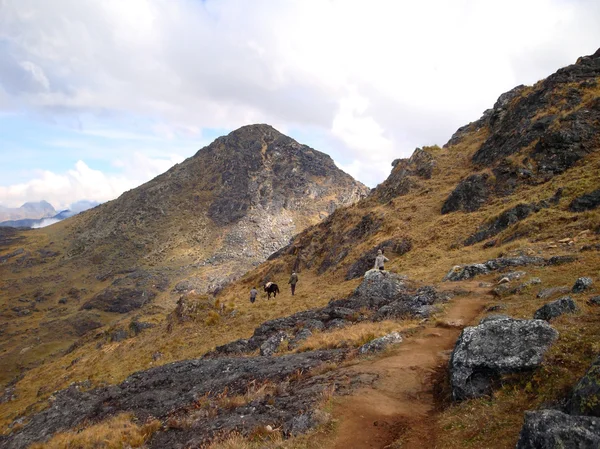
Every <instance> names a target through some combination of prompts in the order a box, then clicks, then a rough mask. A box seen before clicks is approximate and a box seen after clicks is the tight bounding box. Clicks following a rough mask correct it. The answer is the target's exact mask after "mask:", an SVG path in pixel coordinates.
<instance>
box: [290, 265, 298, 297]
mask: <svg viewBox="0 0 600 449" xmlns="http://www.w3.org/2000/svg"><path fill="white" fill-rule="evenodd" d="M297 283H298V275H297V274H296V272H295V271H294V272H292V275H291V276H290V280H289V281H288V284H290V287H291V289H292V296H294V292H295V291H296V284H297Z"/></svg>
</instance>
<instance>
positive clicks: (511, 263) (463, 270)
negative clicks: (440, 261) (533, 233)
mask: <svg viewBox="0 0 600 449" xmlns="http://www.w3.org/2000/svg"><path fill="white" fill-rule="evenodd" d="M544 263H545V260H544V258H543V257H535V256H518V257H499V258H497V259H491V260H488V261H487V262H484V263H475V264H468V265H456V266H454V267H452V268H451V269H450V271H449V272H448V273H447V274H446V276H445V277H444V279H443V280H444V281H465V280H467V279H471V278H472V277H475V276H478V275H480V274H488V273H490V272H491V271H496V270H500V269H503V268H508V267H521V266H525V265H543V264H544Z"/></svg>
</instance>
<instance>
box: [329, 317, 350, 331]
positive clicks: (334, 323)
mask: <svg viewBox="0 0 600 449" xmlns="http://www.w3.org/2000/svg"><path fill="white" fill-rule="evenodd" d="M349 324H350V322H349V321H346V320H342V319H340V318H336V319H334V320H331V321H330V322H328V323H327V329H328V330H329V329H341V328H342V327H346V326H348V325H349Z"/></svg>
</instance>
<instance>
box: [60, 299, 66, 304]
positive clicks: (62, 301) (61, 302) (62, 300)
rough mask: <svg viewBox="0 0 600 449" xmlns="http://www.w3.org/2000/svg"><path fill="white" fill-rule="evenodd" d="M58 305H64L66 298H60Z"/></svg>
mask: <svg viewBox="0 0 600 449" xmlns="http://www.w3.org/2000/svg"><path fill="white" fill-rule="evenodd" d="M58 303H59V304H66V303H67V298H60V299H59V300H58Z"/></svg>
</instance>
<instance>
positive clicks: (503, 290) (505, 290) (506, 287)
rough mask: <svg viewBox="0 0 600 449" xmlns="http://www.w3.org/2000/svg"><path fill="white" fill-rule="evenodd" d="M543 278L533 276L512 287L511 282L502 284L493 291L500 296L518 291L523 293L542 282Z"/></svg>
mask: <svg viewBox="0 0 600 449" xmlns="http://www.w3.org/2000/svg"><path fill="white" fill-rule="evenodd" d="M541 282H542V280H541V279H540V278H531V279H529V280H528V281H526V282H523V283H521V284H519V285H517V286H514V287H511V286H510V284H501V285H499V286H497V287H496V288H495V289H493V290H492V293H493V294H494V295H496V296H499V297H504V296H508V295H514V294H517V293H521V292H523V291H525V290H527V289H528V288H529V287H531V286H532V285H537V284H541Z"/></svg>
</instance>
